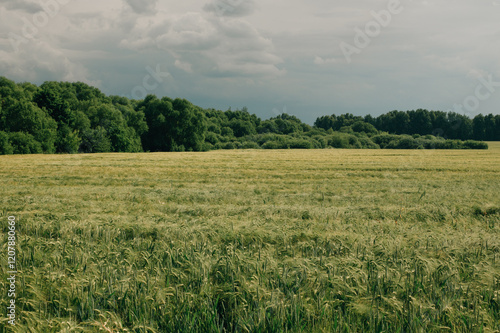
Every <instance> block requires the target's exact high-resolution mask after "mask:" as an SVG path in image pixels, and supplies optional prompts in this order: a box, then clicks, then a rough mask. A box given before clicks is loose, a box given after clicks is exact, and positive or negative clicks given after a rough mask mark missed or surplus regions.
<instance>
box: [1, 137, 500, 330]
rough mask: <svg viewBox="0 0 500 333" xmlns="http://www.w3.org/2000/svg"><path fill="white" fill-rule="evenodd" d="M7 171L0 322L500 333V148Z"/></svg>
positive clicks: (4, 163)
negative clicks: (12, 266) (11, 226)
mask: <svg viewBox="0 0 500 333" xmlns="http://www.w3.org/2000/svg"><path fill="white" fill-rule="evenodd" d="M0 174H1V178H0V183H1V187H0V188H1V189H2V193H1V197H0V202H1V204H0V209H1V211H0V219H1V225H0V230H1V233H0V237H1V240H0V244H1V256H2V265H1V270H0V273H1V274H0V275H1V281H0V287H1V290H2V297H1V298H0V308H1V309H3V310H2V312H4V313H2V314H1V318H2V319H1V321H0V328H1V330H0V331H1V332H11V331H12V332H500V193H499V190H500V144H498V143H490V149H489V150H484V151H473V150H447V151H438V150H425V151H423V150H279V151H273V150H272V151H264V150H243V151H213V152H206V153H149V154H146V153H144V154H95V155H28V156H21V155H16V156H0ZM10 215H13V216H15V217H16V218H17V225H16V228H17V229H16V231H17V235H18V240H17V242H18V246H17V261H18V267H17V268H18V274H17V288H16V291H17V298H16V305H17V308H16V319H17V322H16V326H14V327H10V325H8V324H7V317H6V308H7V305H8V302H9V298H7V297H6V294H7V292H6V291H7V289H8V282H7V280H6V279H7V271H8V269H7V265H6V262H7V260H6V257H7V232H8V220H7V217H8V216H10Z"/></svg>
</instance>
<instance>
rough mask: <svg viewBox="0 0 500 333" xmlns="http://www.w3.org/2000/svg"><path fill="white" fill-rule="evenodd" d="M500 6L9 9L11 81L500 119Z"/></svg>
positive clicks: (5, 47) (263, 104)
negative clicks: (77, 83) (80, 83)
mask: <svg viewBox="0 0 500 333" xmlns="http://www.w3.org/2000/svg"><path fill="white" fill-rule="evenodd" d="M499 19H500V0H475V1H471V0H455V1H444V0H441V1H440V0H428V1H424V0H401V1H399V2H398V1H397V0H390V1H385V0H384V1H379V0H370V1H368V0H350V1H335V2H334V1H331V0H329V1H327V0H308V1H300V0H267V1H264V0H189V1H171V0H41V1H38V0H36V1H32V0H0V75H2V76H6V77H8V78H10V79H12V80H15V81H16V82H22V81H30V82H33V83H36V84H40V83H42V82H44V81H48V80H57V81H83V82H86V83H89V84H92V85H95V86H97V87H98V88H100V89H101V90H102V91H103V92H104V93H106V94H113V95H123V96H127V97H134V98H142V97H144V94H146V93H153V94H156V95H158V96H169V97H173V98H175V97H182V98H187V99H188V100H190V101H191V102H193V103H194V104H197V105H200V106H202V107H204V108H210V107H213V108H217V109H222V110H227V109H228V108H229V107H232V109H233V110H234V109H237V108H242V107H244V106H246V107H248V109H249V111H250V112H251V113H256V114H257V115H258V116H260V117H262V118H264V119H267V118H270V117H273V116H275V115H277V114H279V113H282V112H287V113H289V114H293V115H296V116H298V117H299V118H301V119H302V120H303V121H305V122H308V123H313V122H314V120H315V119H316V118H317V117H318V116H321V115H326V114H333V113H335V114H340V113H346V112H351V113H353V114H356V115H366V114H368V113H370V114H372V115H379V114H381V113H385V112H388V111H391V110H395V109H397V110H411V109H417V108H427V109H432V110H443V111H451V110H453V111H457V112H459V113H462V114H467V115H469V116H471V117H472V116H475V115H476V114H479V113H483V114H486V113H493V114H500V61H499V59H500V24H499V23H498V22H499Z"/></svg>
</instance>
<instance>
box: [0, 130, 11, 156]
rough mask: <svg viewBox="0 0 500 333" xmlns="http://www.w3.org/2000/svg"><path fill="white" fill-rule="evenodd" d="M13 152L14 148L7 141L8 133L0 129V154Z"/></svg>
mask: <svg viewBox="0 0 500 333" xmlns="http://www.w3.org/2000/svg"><path fill="white" fill-rule="evenodd" d="M13 152H14V148H13V147H12V145H11V144H10V142H9V134H7V133H5V132H3V131H0V155H10V154H12V153H13Z"/></svg>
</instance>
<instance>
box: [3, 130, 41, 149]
mask: <svg viewBox="0 0 500 333" xmlns="http://www.w3.org/2000/svg"><path fill="white" fill-rule="evenodd" d="M9 141H10V143H11V145H12V148H13V153H14V154H41V153H42V145H41V144H40V142H38V141H36V140H35V138H34V137H33V135H31V134H28V133H24V132H12V133H9Z"/></svg>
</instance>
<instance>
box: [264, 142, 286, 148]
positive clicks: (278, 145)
mask: <svg viewBox="0 0 500 333" xmlns="http://www.w3.org/2000/svg"><path fill="white" fill-rule="evenodd" d="M262 148H264V149H283V145H282V144H281V143H280V142H277V141H267V142H266V143H264V144H263V145H262Z"/></svg>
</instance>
